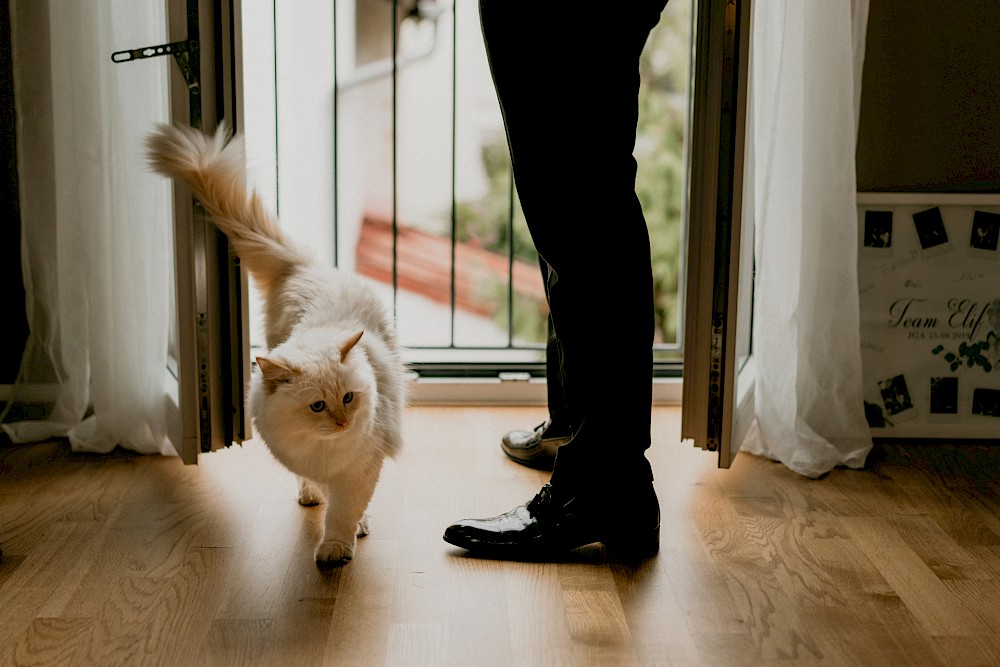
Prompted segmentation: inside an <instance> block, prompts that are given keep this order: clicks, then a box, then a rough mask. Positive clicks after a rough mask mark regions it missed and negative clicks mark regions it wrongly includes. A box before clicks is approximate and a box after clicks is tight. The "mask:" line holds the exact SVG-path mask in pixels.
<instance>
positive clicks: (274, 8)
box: [271, 0, 281, 217]
mask: <svg viewBox="0 0 1000 667" xmlns="http://www.w3.org/2000/svg"><path fill="white" fill-rule="evenodd" d="M271 32H272V34H273V36H274V37H273V39H274V213H275V215H278V216H279V217H280V216H281V178H280V175H281V171H280V169H281V161H280V160H279V159H278V155H279V153H278V138H279V133H278V97H279V95H278V0H272V2H271Z"/></svg>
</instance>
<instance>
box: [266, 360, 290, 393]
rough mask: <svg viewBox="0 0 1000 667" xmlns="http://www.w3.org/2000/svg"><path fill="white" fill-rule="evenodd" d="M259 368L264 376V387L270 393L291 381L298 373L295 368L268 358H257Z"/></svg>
mask: <svg viewBox="0 0 1000 667" xmlns="http://www.w3.org/2000/svg"><path fill="white" fill-rule="evenodd" d="M257 367H258V368H260V372H261V375H263V376H264V387H265V388H266V389H267V391H268V393H271V392H273V391H274V389H275V387H277V386H278V385H279V384H281V383H283V382H288V381H290V380H291V379H292V377H293V376H295V375H296V374H297V373H298V371H296V370H295V369H294V368H289V367H288V366H285V365H284V364H282V363H281V362H278V361H274V360H273V359H268V358H267V357H257Z"/></svg>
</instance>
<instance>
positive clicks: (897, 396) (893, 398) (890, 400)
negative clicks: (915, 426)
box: [878, 374, 918, 424]
mask: <svg viewBox="0 0 1000 667" xmlns="http://www.w3.org/2000/svg"><path fill="white" fill-rule="evenodd" d="M878 389H879V394H880V395H881V396H882V405H883V406H885V420H886V422H887V423H890V424H898V423H900V422H905V421H909V420H910V419H913V418H914V417H916V416H917V414H918V411H917V408H916V406H915V405H914V404H913V398H911V397H910V390H909V388H907V386H906V377H905V376H903V375H902V374H900V375H893V376H891V377H888V378H886V379H884V380H879V382H878Z"/></svg>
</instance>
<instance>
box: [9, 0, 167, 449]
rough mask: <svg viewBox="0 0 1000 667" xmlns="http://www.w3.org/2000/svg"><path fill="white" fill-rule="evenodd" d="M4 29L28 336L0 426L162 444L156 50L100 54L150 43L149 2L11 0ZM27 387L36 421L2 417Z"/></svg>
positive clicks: (73, 438)
mask: <svg viewBox="0 0 1000 667" xmlns="http://www.w3.org/2000/svg"><path fill="white" fill-rule="evenodd" d="M11 32H12V42H13V62H14V81H15V103H16V105H17V107H16V109H17V112H16V113H17V142H18V143H17V150H18V172H19V178H20V187H21V193H20V196H21V212H22V262H23V276H24V283H25V291H26V293H27V296H26V308H27V313H28V322H29V325H30V328H31V334H30V337H29V340H28V344H27V348H26V350H25V352H24V356H23V359H22V363H21V371H20V374H19V377H18V381H17V384H16V385H15V387H14V389H13V396H12V398H11V400H10V401H9V402H8V414H5V415H4V417H5V420H4V421H5V422H7V423H4V424H3V429H4V431H5V432H6V433H7V434H8V435H9V436H10V438H11V439H12V440H13V441H14V442H29V441H35V440H41V439H46V438H51V437H57V436H67V437H68V438H69V440H70V443H71V444H72V447H73V449H74V450H77V451H94V452H107V451H110V450H111V449H113V448H114V447H115V446H116V445H120V446H123V447H126V448H129V449H133V450H136V451H139V452H143V453H164V454H167V453H171V452H172V449H171V447H170V445H169V442H168V440H167V437H166V414H165V409H164V408H165V401H164V376H165V374H166V373H165V369H166V365H167V347H168V332H169V329H170V326H171V320H170V304H171V294H172V292H171V290H172V273H171V271H172V251H171V248H172V239H171V231H170V230H171V226H170V225H171V222H170V220H171V216H170V211H171V198H170V190H169V183H167V182H165V180H164V179H162V178H160V177H158V176H156V175H154V174H152V173H150V172H149V170H148V168H147V167H146V166H145V163H144V157H143V144H142V142H143V135H144V133H145V132H147V131H148V130H149V129H150V127H151V125H152V123H154V122H159V121H163V120H166V119H167V99H166V95H167V78H166V77H167V74H168V71H167V67H168V66H171V63H170V62H169V60H168V59H167V58H162V59H155V60H149V61H141V62H133V63H125V64H115V63H113V62H112V60H111V54H112V53H113V52H114V51H118V50H123V49H129V48H136V47H140V46H149V45H154V44H161V43H163V42H165V41H166V39H165V37H164V36H165V35H166V27H165V16H164V3H163V2H162V0H73V1H72V2H63V1H62V0H13V2H11ZM157 61H160V62H157ZM39 397H42V398H41V399H40V398H39ZM40 400H41V402H43V403H46V404H49V405H50V406H51V409H49V410H47V414H46V415H45V416H44V418H42V419H38V420H32V421H9V418H10V414H9V409H10V406H16V405H18V404H26V403H33V402H34V403H37V402H39V401H40Z"/></svg>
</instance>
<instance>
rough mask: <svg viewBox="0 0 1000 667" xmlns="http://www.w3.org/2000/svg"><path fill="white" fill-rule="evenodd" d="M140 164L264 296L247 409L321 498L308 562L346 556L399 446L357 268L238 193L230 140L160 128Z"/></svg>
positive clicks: (399, 386) (386, 355)
mask: <svg viewBox="0 0 1000 667" xmlns="http://www.w3.org/2000/svg"><path fill="white" fill-rule="evenodd" d="M147 147H148V155H149V160H150V164H151V165H152V166H153V168H154V169H155V170H157V171H159V172H160V173H162V174H165V175H167V176H172V177H175V178H178V179H181V180H182V181H184V182H186V183H187V184H188V185H189V186H190V187H191V190H192V191H193V193H194V196H195V197H196V198H197V199H198V201H200V202H201V204H202V206H203V207H204V208H205V210H206V211H207V212H208V214H209V216H210V217H211V219H212V221H213V222H214V223H215V225H216V226H217V227H218V228H219V229H221V230H222V231H223V232H224V233H225V234H226V235H227V236H228V237H229V240H230V242H231V243H232V246H233V249H234V250H235V252H236V254H237V255H238V256H239V257H240V261H241V263H242V265H243V266H245V267H247V269H248V270H249V271H250V274H251V275H252V276H253V279H254V283H255V284H256V286H257V287H258V288H259V289H260V291H261V293H262V295H263V298H264V303H265V334H266V337H267V346H268V349H269V351H268V352H267V354H266V356H260V357H257V366H258V368H259V371H260V372H256V373H254V374H253V378H252V380H251V388H250V411H251V414H252V415H253V420H254V426H255V427H256V429H257V432H258V434H259V435H260V436H261V438H262V439H263V440H264V442H265V443H266V444H267V446H268V448H269V449H270V451H271V452H272V453H273V454H274V457H275V458H276V459H277V460H278V461H280V462H281V463H282V464H283V465H284V466H285V467H286V468H288V469H289V470H291V471H292V472H293V473H295V474H296V475H297V476H298V478H299V502H300V503H302V504H303V505H315V504H318V503H321V502H323V501H324V500H325V501H326V516H325V523H324V532H323V539H322V541H321V542H320V543H319V545H318V546H317V547H316V553H315V557H316V561H317V562H318V563H332V564H338V563H345V562H347V561H349V560H351V557H352V555H353V554H354V547H355V542H356V536H364V535H366V534H367V532H368V517H367V514H366V510H367V508H368V503H369V501H370V500H371V498H372V495H373V493H374V492H375V486H376V484H377V482H378V479H379V474H380V472H381V470H382V464H383V462H384V460H385V459H386V458H387V457H392V456H394V455H395V454H396V453H397V452H398V450H399V448H400V445H401V438H400V425H401V424H400V422H401V416H402V410H403V407H404V404H405V380H404V376H405V367H404V364H403V362H402V360H401V357H400V354H399V350H398V346H397V343H396V335H395V331H394V329H393V325H392V320H391V318H390V317H389V315H388V313H387V312H386V309H385V307H384V305H383V303H382V302H381V301H380V300H379V299H378V298H377V297H376V295H375V294H374V293H373V292H372V290H371V288H370V287H369V286H368V285H367V284H365V282H364V281H363V279H362V278H359V277H358V276H355V275H351V274H348V273H345V272H343V271H338V270H337V269H335V268H333V267H330V266H326V265H323V264H319V263H317V262H315V261H313V260H312V259H311V258H310V257H309V256H308V255H306V254H305V253H303V252H302V251H301V250H300V249H298V248H296V247H295V246H293V245H292V244H291V243H290V242H289V241H288V239H286V238H285V236H284V234H283V233H282V231H281V229H280V228H279V227H278V222H277V220H276V219H275V217H274V216H273V215H271V214H270V213H269V212H268V211H267V210H266V208H265V207H264V205H263V203H262V201H261V199H260V197H259V196H258V194H257V193H256V192H255V191H253V190H252V189H248V187H247V185H246V178H245V165H244V153H243V144H242V140H241V138H236V139H231V137H230V133H229V132H228V129H227V128H226V127H225V126H222V127H220V128H219V130H218V131H217V132H216V133H215V134H214V135H212V136H209V135H206V134H204V133H202V132H199V131H197V130H193V129H190V128H186V127H181V126H168V125H160V126H159V127H158V128H157V129H156V131H154V132H152V133H150V135H149V137H148V139H147Z"/></svg>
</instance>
